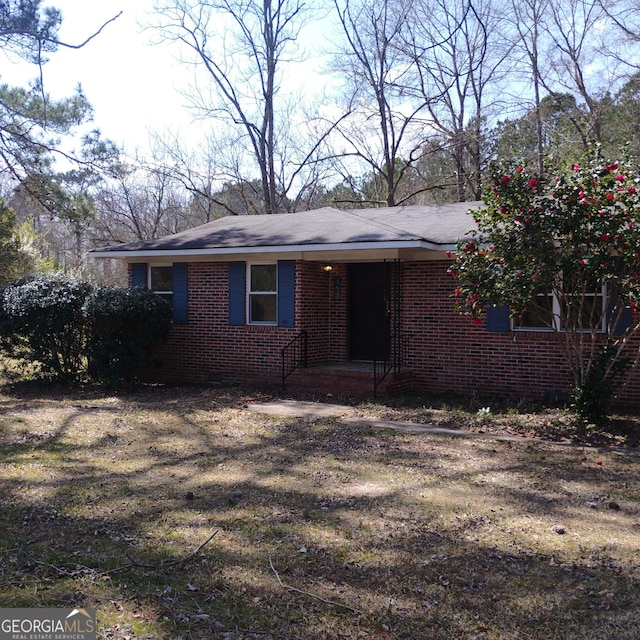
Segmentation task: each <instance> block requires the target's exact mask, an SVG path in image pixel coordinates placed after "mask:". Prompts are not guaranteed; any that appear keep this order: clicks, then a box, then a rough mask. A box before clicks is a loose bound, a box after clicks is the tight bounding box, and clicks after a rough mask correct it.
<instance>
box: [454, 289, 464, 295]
mask: <svg viewBox="0 0 640 640" xmlns="http://www.w3.org/2000/svg"><path fill="white" fill-rule="evenodd" d="M461 293H462V292H461V291H460V289H456V290H455V291H454V292H453V295H456V296H459V295H460V294H461Z"/></svg>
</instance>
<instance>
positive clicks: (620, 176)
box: [616, 173, 625, 182]
mask: <svg viewBox="0 0 640 640" xmlns="http://www.w3.org/2000/svg"><path fill="white" fill-rule="evenodd" d="M616 180H617V181H618V182H624V181H625V177H624V176H623V175H622V174H621V173H619V174H618V175H617V176H616Z"/></svg>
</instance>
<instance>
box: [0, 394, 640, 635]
mask: <svg viewBox="0 0 640 640" xmlns="http://www.w3.org/2000/svg"><path fill="white" fill-rule="evenodd" d="M247 399H248V396H247V394H242V393H227V392H224V391H223V392H215V391H211V390H201V389H195V390H194V389H161V388H158V389H149V390H146V391H144V392H141V393H139V394H127V395H124V396H112V397H104V396H102V395H101V394H99V393H96V392H95V391H92V392H91V393H90V394H87V393H78V394H73V393H68V394H67V395H65V396H64V397H62V398H60V397H56V396H55V394H51V395H49V396H32V397H30V396H28V395H26V394H18V395H12V394H7V393H5V394H4V396H3V397H2V398H0V406H1V407H2V410H3V414H4V415H3V416H2V417H1V418H0V425H1V427H2V430H1V431H0V442H1V446H2V449H1V450H0V464H1V465H2V474H1V475H0V501H1V504H2V511H1V512H0V552H1V560H0V562H1V565H0V567H1V574H0V593H1V594H2V596H0V598H1V600H2V604H3V606H10V607H22V606H53V607H55V606H72V605H73V606H95V607H97V609H98V620H99V625H100V634H99V637H102V638H124V637H129V638H162V639H167V640H168V639H176V638H226V639H227V640H231V639H235V638H274V639H276V638H277V639H278V640H281V639H282V640H288V639H290V640H294V639H295V640H298V639H300V638H309V639H316V638H317V639H320V638H322V639H323V640H324V639H326V638H376V637H380V638H403V639H406V640H409V639H422V638H424V639H427V638H434V639H436V640H438V639H440V638H449V639H450V638H456V639H461V640H464V639H466V638H469V639H470V638H511V637H514V638H515V637H553V638H576V637H580V638H587V639H588V638H611V639H613V638H634V637H640V636H638V635H637V634H638V630H637V617H638V614H639V613H640V611H639V609H638V600H637V595H638V573H637V565H633V564H632V563H631V560H632V559H633V558H634V557H637V556H636V555H635V554H637V551H638V549H637V538H636V547H635V549H634V548H633V543H632V542H629V541H630V540H633V536H634V535H635V536H637V533H638V530H639V529H634V527H637V526H638V522H639V521H638V511H637V498H638V493H637V492H638V489H637V486H636V484H637V482H636V480H637V477H638V470H639V469H638V467H639V465H638V461H637V460H635V459H629V460H627V459H621V458H616V457H614V456H609V457H607V458H606V460H605V462H606V465H602V466H600V465H597V464H595V461H593V460H586V461H585V460H582V458H583V457H584V456H583V454H582V452H581V451H579V450H575V451H570V452H566V451H561V452H553V451H547V450H540V449H538V448H529V449H528V448H527V446H528V445H524V444H523V445H522V446H518V447H515V448H514V449H510V450H507V449H506V446H507V445H506V444H504V443H494V442H478V441H475V442H470V441H459V440H457V439H456V440H453V439H448V438H430V437H426V436H424V435H416V434H400V433H391V432H386V431H384V432H378V431H374V430H372V429H370V428H368V427H366V426H356V425H353V424H345V423H341V422H340V421H339V420H317V421H309V420H297V419H292V418H281V419H279V418H276V419H270V418H266V417H260V416H255V415H253V414H248V413H246V412H243V411H242V407H243V406H244V404H245V403H246V402H247ZM251 399H252V400H253V399H255V394H254V395H253V396H252V397H251ZM541 451H543V453H541ZM602 467H605V468H604V469H603V468H602ZM612 497H615V498H616V499H617V500H618V501H619V503H621V504H622V507H621V508H620V511H613V510H607V508H606V504H607V503H606V501H607V500H609V501H610V500H611V499H612ZM594 501H595V503H596V504H595V508H594V505H593V503H594ZM587 503H589V504H588V505H587ZM587 520H588V522H587ZM558 523H562V524H563V525H564V527H566V529H567V531H566V532H565V533H562V534H561V533H558V532H559V531H560V529H558V528H556V529H555V530H554V531H551V525H554V524H558ZM590 528H591V529H593V530H595V531H597V532H598V533H597V535H595V534H594V535H593V536H591V534H589V533H588V530H589V529H590ZM214 534H215V536H214V537H213V538H212V537H211V536H212V535H214ZM590 536H591V537H590ZM634 634H636V635H634Z"/></svg>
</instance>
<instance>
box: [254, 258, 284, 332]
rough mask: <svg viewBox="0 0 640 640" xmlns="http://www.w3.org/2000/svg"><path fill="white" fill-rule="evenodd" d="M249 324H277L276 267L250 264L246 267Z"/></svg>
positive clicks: (274, 265)
mask: <svg viewBox="0 0 640 640" xmlns="http://www.w3.org/2000/svg"><path fill="white" fill-rule="evenodd" d="M247 280H248V288H247V289H248V305H247V306H248V309H249V324H276V323H277V322H278V266H277V265H276V264H250V265H249V266H248V274H247Z"/></svg>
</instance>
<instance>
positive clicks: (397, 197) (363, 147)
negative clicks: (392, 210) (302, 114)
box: [332, 0, 427, 207]
mask: <svg viewBox="0 0 640 640" xmlns="http://www.w3.org/2000/svg"><path fill="white" fill-rule="evenodd" d="M412 2H413V0H390V1H389V0H334V5H335V9H336V14H337V16H338V21H339V25H340V28H341V31H342V34H343V36H344V44H343V45H342V46H341V47H339V49H338V51H337V52H336V53H335V54H334V58H333V65H332V69H333V71H335V72H336V73H337V74H339V75H341V76H343V77H344V78H345V80H346V82H345V98H346V109H345V114H348V115H346V117H345V119H344V121H343V122H342V123H340V124H339V126H338V127H337V132H338V133H339V134H340V135H339V137H337V138H336V139H335V141H334V144H335V146H336V147H337V148H338V149H339V151H336V152H335V158H334V159H335V162H336V166H337V167H339V173H340V174H341V177H342V180H343V181H344V183H345V184H349V186H350V188H349V189H348V190H347V191H346V192H345V193H352V194H354V195H356V194H357V198H358V201H359V202H360V203H369V204H375V205H385V206H389V207H392V206H395V205H397V204H401V203H402V202H404V201H406V200H408V199H409V198H411V197H413V196H415V195H416V192H419V191H420V190H421V188H422V187H421V186H417V185H415V184H414V185H412V188H409V183H410V181H409V180H408V179H407V178H408V175H409V173H410V170H411V168H412V167H413V166H414V165H415V163H416V162H417V160H418V159H419V158H420V157H421V155H422V146H423V143H424V139H425V127H426V116H425V115H424V114H426V109H427V105H426V101H425V100H424V99H423V96H416V95H415V92H414V94H413V95H412V93H411V92H406V91H405V86H406V82H407V80H406V76H407V73H408V71H409V66H410V63H411V60H410V58H408V57H407V55H406V53H405V51H404V50H403V48H402V46H401V45H402V43H403V41H404V38H405V33H404V32H405V30H406V29H407V26H408V22H407V21H408V18H409V15H410V12H411V4H412ZM354 161H355V162H354ZM363 166H364V167H365V169H366V172H367V174H369V175H370V178H371V179H369V180H366V181H365V182H364V183H362V184H361V185H360V186H359V187H358V186H356V184H355V182H354V181H353V180H352V174H353V172H354V168H355V167H363ZM363 186H367V187H369V189H368V192H367V193H363ZM403 186H404V187H407V189H406V190H405V191H402V187H403ZM416 186H417V191H416V189H415V187H416Z"/></svg>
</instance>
